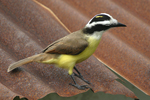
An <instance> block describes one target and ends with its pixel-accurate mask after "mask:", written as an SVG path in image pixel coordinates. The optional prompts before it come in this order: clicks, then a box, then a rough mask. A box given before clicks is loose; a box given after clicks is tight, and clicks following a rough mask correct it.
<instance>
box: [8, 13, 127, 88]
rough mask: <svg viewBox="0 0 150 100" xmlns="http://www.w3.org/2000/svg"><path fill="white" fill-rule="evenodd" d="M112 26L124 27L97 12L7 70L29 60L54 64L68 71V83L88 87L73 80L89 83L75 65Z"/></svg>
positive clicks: (109, 16) (85, 56)
mask: <svg viewBox="0 0 150 100" xmlns="http://www.w3.org/2000/svg"><path fill="white" fill-rule="evenodd" d="M114 27H126V25H125V24H122V23H119V22H118V21H117V20H116V19H114V18H113V17H112V16H111V15H109V14H107V13H100V14H97V15H95V16H94V17H93V18H91V19H90V21H89V22H88V23H87V24H86V25H85V27H83V28H82V29H80V30H78V31H75V32H72V33H71V34H69V35H66V36H64V37H62V38H60V39H58V40H56V41H54V42H52V43H51V44H50V45H48V46H47V47H46V48H45V49H44V50H43V51H42V52H41V53H39V54H36V55H33V56H30V57H27V58H25V59H22V60H19V61H17V62H14V63H12V64H10V66H9V67H8V70H7V72H10V71H12V70H14V69H15V68H17V67H20V66H22V65H24V64H27V63H31V62H38V63H44V64H54V65H56V66H57V67H59V68H64V69H66V70H67V71H68V74H69V75H70V76H71V79H72V80H73V82H74V83H69V85H72V86H74V87H76V88H77V89H80V90H85V89H88V88H90V87H89V86H88V85H79V84H77V82H76V81H75V78H74V76H77V77H79V78H80V79H81V80H83V81H84V82H86V83H88V84H91V83H90V82H89V81H87V80H86V79H84V78H83V76H82V74H81V73H80V72H79V70H78V69H77V68H76V66H75V65H76V64H77V63H80V62H82V61H84V60H86V59H87V58H89V57H90V56H91V55H92V54H93V53H94V52H95V50H96V48H97V47H98V45H99V43H100V41H101V37H102V35H103V33H104V32H105V31H107V30H108V29H110V28H114ZM73 70H75V71H76V73H75V72H74V71H73Z"/></svg>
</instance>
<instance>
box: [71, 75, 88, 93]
mask: <svg viewBox="0 0 150 100" xmlns="http://www.w3.org/2000/svg"><path fill="white" fill-rule="evenodd" d="M73 75H74V74H72V75H71V78H72V80H73V82H74V84H72V83H69V85H72V86H74V87H76V88H78V89H80V90H85V89H88V88H90V87H88V86H87V85H81V86H80V85H79V84H77V83H76V81H75V79H74V76H73Z"/></svg>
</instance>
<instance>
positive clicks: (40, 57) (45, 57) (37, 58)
mask: <svg viewBox="0 0 150 100" xmlns="http://www.w3.org/2000/svg"><path fill="white" fill-rule="evenodd" d="M58 56H59V55H57V54H48V53H40V54H37V55H33V56H31V57H28V58H25V59H22V60H19V61H17V62H15V63H13V64H11V65H10V66H9V67H8V70H7V72H10V71H12V70H13V69H15V68H17V67H19V66H22V65H24V64H27V63H31V62H40V63H53V62H54V61H55V60H53V59H55V58H57V57H58ZM50 59H52V61H51V62H50Z"/></svg>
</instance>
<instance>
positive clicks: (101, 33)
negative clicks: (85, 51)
mask: <svg viewBox="0 0 150 100" xmlns="http://www.w3.org/2000/svg"><path fill="white" fill-rule="evenodd" d="M103 33H104V31H100V32H98V31H96V32H94V33H93V34H92V35H90V37H92V38H94V39H96V40H99V39H101V37H102V35H103Z"/></svg>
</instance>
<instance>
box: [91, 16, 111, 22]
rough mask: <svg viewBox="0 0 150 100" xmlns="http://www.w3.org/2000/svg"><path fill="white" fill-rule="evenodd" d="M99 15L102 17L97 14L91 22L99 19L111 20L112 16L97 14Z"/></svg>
mask: <svg viewBox="0 0 150 100" xmlns="http://www.w3.org/2000/svg"><path fill="white" fill-rule="evenodd" d="M97 16H102V17H97V18H96V16H95V17H94V18H93V19H92V20H91V22H90V23H92V22H98V21H105V20H110V19H111V18H110V17H109V16H107V15H102V14H101V15H97Z"/></svg>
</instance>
